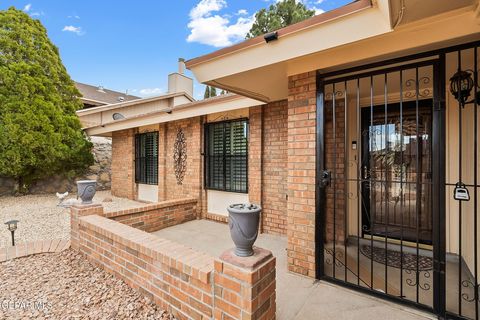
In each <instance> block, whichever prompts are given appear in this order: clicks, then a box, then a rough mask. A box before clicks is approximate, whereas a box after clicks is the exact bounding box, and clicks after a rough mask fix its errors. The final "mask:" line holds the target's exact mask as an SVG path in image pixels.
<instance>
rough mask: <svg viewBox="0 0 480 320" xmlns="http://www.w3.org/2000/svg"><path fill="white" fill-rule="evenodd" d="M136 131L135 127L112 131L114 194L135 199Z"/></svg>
mask: <svg viewBox="0 0 480 320" xmlns="http://www.w3.org/2000/svg"><path fill="white" fill-rule="evenodd" d="M134 162H135V132H134V130H133V129H129V130H122V131H115V132H113V133H112V190H111V191H112V195H114V196H116V197H121V198H128V199H135V198H136V190H135V188H136V185H135V168H134V167H133V166H134Z"/></svg>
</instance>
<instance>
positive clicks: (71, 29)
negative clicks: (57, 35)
mask: <svg viewBox="0 0 480 320" xmlns="http://www.w3.org/2000/svg"><path fill="white" fill-rule="evenodd" d="M62 31H67V32H73V33H76V34H77V35H78V36H82V35H84V34H85V32H83V30H82V27H75V26H65V27H63V29H62Z"/></svg>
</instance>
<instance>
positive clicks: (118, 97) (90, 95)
mask: <svg viewBox="0 0 480 320" xmlns="http://www.w3.org/2000/svg"><path fill="white" fill-rule="evenodd" d="M75 86H76V87H77V89H78V91H80V93H81V94H82V96H83V97H82V98H83V99H85V100H89V101H97V102H103V104H112V103H119V102H123V101H131V100H137V99H140V97H136V96H132V95H127V94H125V93H123V92H118V91H113V90H108V89H105V88H103V90H100V88H99V87H96V86H92V85H89V84H85V83H80V82H75Z"/></svg>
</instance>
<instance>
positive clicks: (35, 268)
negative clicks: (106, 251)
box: [0, 249, 173, 319]
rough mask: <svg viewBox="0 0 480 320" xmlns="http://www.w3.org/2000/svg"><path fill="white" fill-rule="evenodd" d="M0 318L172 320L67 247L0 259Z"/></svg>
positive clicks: (152, 304) (120, 282) (146, 300)
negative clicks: (43, 252)
mask: <svg viewBox="0 0 480 320" xmlns="http://www.w3.org/2000/svg"><path fill="white" fill-rule="evenodd" d="M0 319H173V317H172V316H170V315H168V314H167V313H166V312H165V311H162V310H160V309H159V307H158V306H156V305H155V304H154V303H152V302H151V301H149V300H148V299H147V298H145V297H143V296H141V295H140V294H139V293H137V292H136V291H135V290H133V289H131V288H130V287H128V286H127V285H126V284H125V283H124V282H123V281H121V280H118V279H116V278H115V277H113V276H112V275H110V274H108V273H106V272H105V271H103V270H102V269H100V268H96V267H94V266H93V265H91V264H90V263H89V262H88V261H87V260H86V259H85V258H84V257H83V256H82V255H80V254H78V253H76V252H75V251H73V250H71V249H68V250H66V251H63V252H61V253H47V254H39V255H34V256H29V257H25V258H19V259H14V260H10V261H7V262H4V263H0Z"/></svg>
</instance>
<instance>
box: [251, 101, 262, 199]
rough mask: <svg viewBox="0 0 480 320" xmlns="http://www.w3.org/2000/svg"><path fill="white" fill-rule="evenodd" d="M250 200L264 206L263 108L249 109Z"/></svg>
mask: <svg viewBox="0 0 480 320" xmlns="http://www.w3.org/2000/svg"><path fill="white" fill-rule="evenodd" d="M248 121H249V137H248V138H249V139H248V198H249V200H250V202H253V203H256V204H259V205H261V204H262V106H257V107H252V108H250V109H249V119H248Z"/></svg>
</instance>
